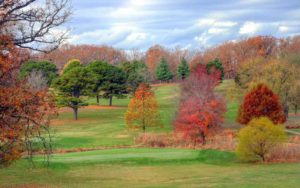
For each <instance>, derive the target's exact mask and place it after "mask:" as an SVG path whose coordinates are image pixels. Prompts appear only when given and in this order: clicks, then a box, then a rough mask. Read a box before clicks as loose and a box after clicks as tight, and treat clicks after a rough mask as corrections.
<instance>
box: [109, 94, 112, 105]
mask: <svg viewBox="0 0 300 188" xmlns="http://www.w3.org/2000/svg"><path fill="white" fill-rule="evenodd" d="M112 98H113V96H112V95H111V96H109V106H112Z"/></svg>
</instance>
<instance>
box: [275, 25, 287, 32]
mask: <svg viewBox="0 0 300 188" xmlns="http://www.w3.org/2000/svg"><path fill="white" fill-rule="evenodd" d="M278 30H279V31H280V32H282V33H285V32H287V31H288V30H289V28H288V27H287V26H280V27H279V29H278Z"/></svg>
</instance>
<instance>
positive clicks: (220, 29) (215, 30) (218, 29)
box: [208, 27, 226, 34]
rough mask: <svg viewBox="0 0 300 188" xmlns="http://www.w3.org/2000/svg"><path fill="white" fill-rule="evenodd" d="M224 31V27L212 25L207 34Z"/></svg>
mask: <svg viewBox="0 0 300 188" xmlns="http://www.w3.org/2000/svg"><path fill="white" fill-rule="evenodd" d="M225 31H226V29H223V28H217V27H212V28H210V29H209V30H208V34H220V33H223V32H225Z"/></svg>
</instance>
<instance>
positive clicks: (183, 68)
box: [177, 58, 190, 80]
mask: <svg viewBox="0 0 300 188" xmlns="http://www.w3.org/2000/svg"><path fill="white" fill-rule="evenodd" d="M189 74H190V68H189V66H188V64H187V62H186V60H185V59H184V58H181V61H180V64H179V66H178V68H177V77H178V78H180V79H181V80H184V79H185V78H187V77H188V76H189Z"/></svg>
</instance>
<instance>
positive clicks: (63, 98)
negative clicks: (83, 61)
mask: <svg viewBox="0 0 300 188" xmlns="http://www.w3.org/2000/svg"><path fill="white" fill-rule="evenodd" d="M95 82H96V79H95V77H94V76H93V75H92V74H91V73H90V72H89V71H88V70H87V69H86V68H85V67H75V68H73V69H71V70H69V71H67V72H65V73H64V74H62V75H61V76H60V77H58V78H57V79H55V80H54V81H53V87H54V88H55V89H57V90H58V93H57V102H58V104H59V105H60V106H66V107H70V108H72V109H73V112H74V118H75V120H77V119H78V108H80V107H82V106H86V105H87V103H85V102H84V101H83V100H82V99H81V96H83V95H90V94H91V92H92V89H93V88H94V85H95Z"/></svg>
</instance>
